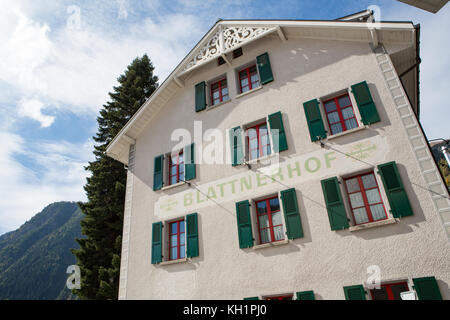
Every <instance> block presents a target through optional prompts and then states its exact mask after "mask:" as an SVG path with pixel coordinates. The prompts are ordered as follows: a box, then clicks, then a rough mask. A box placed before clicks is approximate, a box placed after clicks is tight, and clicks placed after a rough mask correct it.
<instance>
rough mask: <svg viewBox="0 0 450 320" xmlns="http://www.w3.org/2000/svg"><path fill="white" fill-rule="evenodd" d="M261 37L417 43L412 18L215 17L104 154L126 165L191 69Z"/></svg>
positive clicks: (413, 44) (224, 55)
mask: <svg viewBox="0 0 450 320" xmlns="http://www.w3.org/2000/svg"><path fill="white" fill-rule="evenodd" d="M262 37H277V38H279V39H280V40H281V41H286V40H287V39H289V38H291V37H292V38H305V39H327V40H343V41H358V42H367V43H372V44H374V45H375V46H377V45H378V43H379V42H382V43H396V44H407V45H412V46H415V44H416V39H415V29H414V26H413V24H412V22H377V23H376V24H372V23H367V22H359V21H349V20H331V21H328V20H327V21H323V20H219V21H218V22H216V24H215V25H214V26H213V27H212V28H211V29H210V30H209V31H208V32H207V33H206V35H205V36H204V37H203V38H202V39H201V40H200V41H199V43H198V44H197V45H196V46H195V47H194V48H193V49H192V50H191V51H190V52H189V54H188V55H187V56H186V57H185V58H184V59H183V60H182V61H181V63H180V64H179V65H178V66H177V67H176V68H175V69H174V70H173V71H172V73H171V74H170V75H169V76H168V77H167V78H166V79H165V80H164V82H163V83H162V85H161V86H160V87H159V88H158V89H157V90H155V92H153V94H152V95H151V96H150V97H149V98H148V99H147V101H146V102H145V103H144V104H143V105H142V106H141V107H140V108H139V110H138V111H137V112H136V113H135V114H134V115H133V116H132V117H131V119H130V120H129V121H128V122H127V124H126V125H125V126H124V127H123V128H122V130H121V131H120V132H119V133H118V134H117V135H116V136H115V137H114V139H113V140H112V141H111V142H110V144H109V145H108V147H107V149H106V154H107V155H108V156H110V157H112V158H114V159H116V160H118V161H120V162H122V163H124V164H128V152H129V147H130V145H131V144H133V143H134V141H135V140H136V139H137V137H138V135H139V134H140V133H141V131H142V130H143V128H144V127H145V126H146V125H147V124H148V123H149V122H150V121H151V120H152V119H153V117H154V116H155V115H156V114H157V113H158V112H159V111H160V110H161V109H162V108H163V106H164V104H165V103H166V102H167V101H168V100H169V99H170V98H171V97H172V96H174V95H175V94H176V93H177V92H179V90H181V89H182V88H183V87H184V80H185V79H186V78H187V77H188V76H189V74H190V73H192V72H193V71H195V70H198V69H200V68H201V67H202V66H204V65H206V64H208V63H210V62H212V61H216V59H217V58H218V57H219V56H222V57H224V58H225V61H227V59H226V55H227V53H229V52H231V51H233V50H234V49H237V48H239V47H242V46H244V45H246V44H249V43H251V42H253V41H256V40H258V39H260V38H262Z"/></svg>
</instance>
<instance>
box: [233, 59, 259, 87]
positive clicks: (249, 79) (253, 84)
mask: <svg viewBox="0 0 450 320" xmlns="http://www.w3.org/2000/svg"><path fill="white" fill-rule="evenodd" d="M253 69H254V70H253ZM243 71H245V73H246V75H245V77H241V73H242V72H243ZM255 74H256V75H258V69H256V64H254V65H252V66H250V67H247V68H244V69H242V70H239V72H238V78H239V90H240V93H243V91H242V89H243V88H245V87H248V90H247V91H250V90H252V89H253V88H257V87H259V85H260V82H259V76H258V80H256V81H254V82H252V75H255ZM244 79H247V83H248V84H247V85H245V86H242V80H244Z"/></svg>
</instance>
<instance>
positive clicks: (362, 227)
mask: <svg viewBox="0 0 450 320" xmlns="http://www.w3.org/2000/svg"><path fill="white" fill-rule="evenodd" d="M393 223H397V219H394V218H388V219H384V220H380V221H375V222H370V223H365V224H360V225H357V226H353V227H350V228H349V231H350V232H354V231H359V230H365V229H370V228H375V227H379V226H384V225H387V224H393Z"/></svg>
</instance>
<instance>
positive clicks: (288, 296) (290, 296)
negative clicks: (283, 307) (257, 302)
mask: <svg viewBox="0 0 450 320" xmlns="http://www.w3.org/2000/svg"><path fill="white" fill-rule="evenodd" d="M293 296H294V295H293V294H289V295H283V296H272V297H264V300H292V297H293Z"/></svg>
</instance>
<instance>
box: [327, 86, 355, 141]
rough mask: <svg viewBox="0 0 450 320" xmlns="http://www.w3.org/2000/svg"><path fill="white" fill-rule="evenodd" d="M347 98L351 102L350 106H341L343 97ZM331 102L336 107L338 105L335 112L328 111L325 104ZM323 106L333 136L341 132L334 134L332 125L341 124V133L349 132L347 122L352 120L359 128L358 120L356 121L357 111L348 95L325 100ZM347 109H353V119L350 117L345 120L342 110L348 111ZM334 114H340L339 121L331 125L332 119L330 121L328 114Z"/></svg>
mask: <svg viewBox="0 0 450 320" xmlns="http://www.w3.org/2000/svg"><path fill="white" fill-rule="evenodd" d="M345 96H346V97H347V98H348V101H349V102H350V104H349V105H345V106H341V105H340V104H339V99H340V98H342V97H345ZM330 101H334V103H335V105H336V110H333V111H327V108H326V107H325V104H326V103H328V102H330ZM323 106H324V110H325V115H326V118H327V122H328V127H329V128H330V131H331V134H335V133H339V132H333V129H332V125H334V124H337V123H340V124H341V126H342V131H341V132H345V131H347V130H348V129H347V126H346V124H345V121H347V120H350V119H355V121H356V125H357V127H358V120H357V119H356V114H355V109H354V108H353V104H352V100H351V99H350V96H349V94H348V93H344V94H341V95H339V96H337V97H334V98H332V99H328V100H325V101H324V102H323ZM347 108H352V112H353V117H350V118H348V119H344V115H343V114H342V109H347ZM334 112H337V113H338V115H339V121H336V122H333V123H331V122H330V119H328V114H330V113H334ZM352 129H354V128H352Z"/></svg>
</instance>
